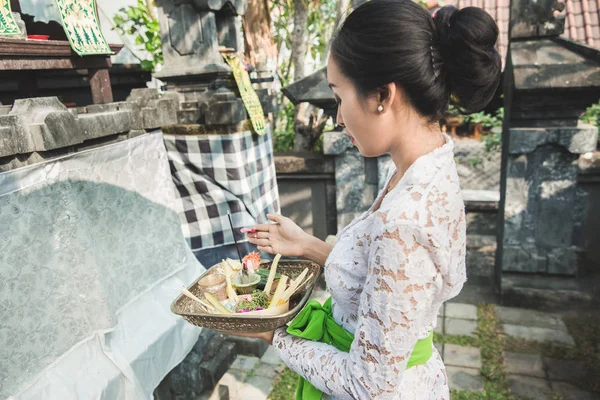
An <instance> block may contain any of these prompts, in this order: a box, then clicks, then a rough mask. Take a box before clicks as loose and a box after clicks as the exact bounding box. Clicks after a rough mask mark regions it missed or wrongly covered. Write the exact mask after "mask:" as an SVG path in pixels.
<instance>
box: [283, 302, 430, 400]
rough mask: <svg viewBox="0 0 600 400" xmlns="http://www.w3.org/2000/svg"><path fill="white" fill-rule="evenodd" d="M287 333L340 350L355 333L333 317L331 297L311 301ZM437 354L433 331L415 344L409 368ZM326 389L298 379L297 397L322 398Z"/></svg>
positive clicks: (304, 399)
mask: <svg viewBox="0 0 600 400" xmlns="http://www.w3.org/2000/svg"><path fill="white" fill-rule="evenodd" d="M287 333H289V334H290V335H293V336H297V337H300V338H303V339H309V340H315V341H317V342H323V343H327V344H330V345H333V346H334V347H335V348H337V349H338V350H340V351H344V352H346V353H347V352H349V351H350V346H351V345H352V341H354V335H353V334H351V333H350V332H348V331H346V330H345V329H344V328H342V327H341V326H339V325H338V324H337V323H336V322H335V321H334V320H333V314H332V309H331V297H330V298H328V299H327V301H326V302H325V303H324V304H323V305H321V303H319V302H318V301H316V300H311V301H309V302H308V303H307V304H306V306H305V307H304V308H303V309H302V311H300V313H298V315H297V316H296V318H294V320H293V321H292V322H291V323H290V325H289V326H288V328H287ZM432 354H433V333H432V332H431V333H429V336H428V337H427V338H425V339H421V340H419V341H418V342H417V344H416V345H415V348H414V349H413V351H412V353H411V355H410V359H409V360H408V364H407V366H406V369H408V368H411V367H414V366H415V365H422V364H425V363H426V362H427V361H428V360H429V358H430V357H431V355H432ZM322 395H323V393H322V392H321V391H320V390H319V389H317V388H316V387H314V386H313V385H311V384H310V382H308V381H307V380H306V379H304V378H303V377H300V378H299V379H298V387H297V389H296V400H320V399H321V396H322Z"/></svg>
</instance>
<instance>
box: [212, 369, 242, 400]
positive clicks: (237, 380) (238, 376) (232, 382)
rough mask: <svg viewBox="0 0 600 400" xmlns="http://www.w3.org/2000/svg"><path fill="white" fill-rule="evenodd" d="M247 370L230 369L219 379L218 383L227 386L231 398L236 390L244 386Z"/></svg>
mask: <svg viewBox="0 0 600 400" xmlns="http://www.w3.org/2000/svg"><path fill="white" fill-rule="evenodd" d="M247 376H248V372H246V371H240V370H236V369H230V370H229V371H227V372H226V373H225V374H224V375H223V376H222V377H221V379H220V380H219V383H218V385H220V386H227V388H228V389H229V395H230V396H231V398H235V395H236V394H237V393H238V391H239V390H240V389H241V388H242V386H244V382H246V377H247Z"/></svg>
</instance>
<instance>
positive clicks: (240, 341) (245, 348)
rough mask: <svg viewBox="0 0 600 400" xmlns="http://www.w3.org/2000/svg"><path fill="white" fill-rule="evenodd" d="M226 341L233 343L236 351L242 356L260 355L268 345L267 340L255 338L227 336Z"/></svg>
mask: <svg viewBox="0 0 600 400" xmlns="http://www.w3.org/2000/svg"><path fill="white" fill-rule="evenodd" d="M227 341H228V342H231V343H235V350H236V353H237V354H239V355H244V356H254V357H261V356H262V355H263V354H264V353H265V351H267V348H268V347H269V345H268V344H267V342H265V341H264V340H261V339H256V338H249V337H240V336H228V337H227Z"/></svg>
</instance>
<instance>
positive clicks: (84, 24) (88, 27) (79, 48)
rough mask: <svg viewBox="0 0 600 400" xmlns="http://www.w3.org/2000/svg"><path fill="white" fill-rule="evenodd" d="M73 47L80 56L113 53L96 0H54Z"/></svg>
mask: <svg viewBox="0 0 600 400" xmlns="http://www.w3.org/2000/svg"><path fill="white" fill-rule="evenodd" d="M54 2H55V3H56V7H57V8H58V11H59V13H60V19H61V21H62V26H63V29H64V31H65V33H66V34H67V38H68V39H69V43H70V44H71V48H72V49H73V51H74V52H75V53H77V54H78V55H80V56H90V55H96V54H112V50H111V49H110V46H109V45H108V43H106V39H104V35H103V34H102V30H101V29H100V24H99V23H98V14H97V13H96V0H87V1H81V0H54Z"/></svg>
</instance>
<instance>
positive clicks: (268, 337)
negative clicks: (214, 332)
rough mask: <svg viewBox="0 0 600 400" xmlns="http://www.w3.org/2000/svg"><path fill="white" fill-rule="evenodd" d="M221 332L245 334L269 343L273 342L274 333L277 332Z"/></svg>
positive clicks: (235, 334) (236, 334) (234, 334)
mask: <svg viewBox="0 0 600 400" xmlns="http://www.w3.org/2000/svg"><path fill="white" fill-rule="evenodd" d="M219 332H220V333H222V334H224V335H231V336H243V337H250V338H256V339H262V340H264V341H265V342H267V343H268V344H273V335H274V334H275V332H260V333H243V332H221V331H219Z"/></svg>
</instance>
